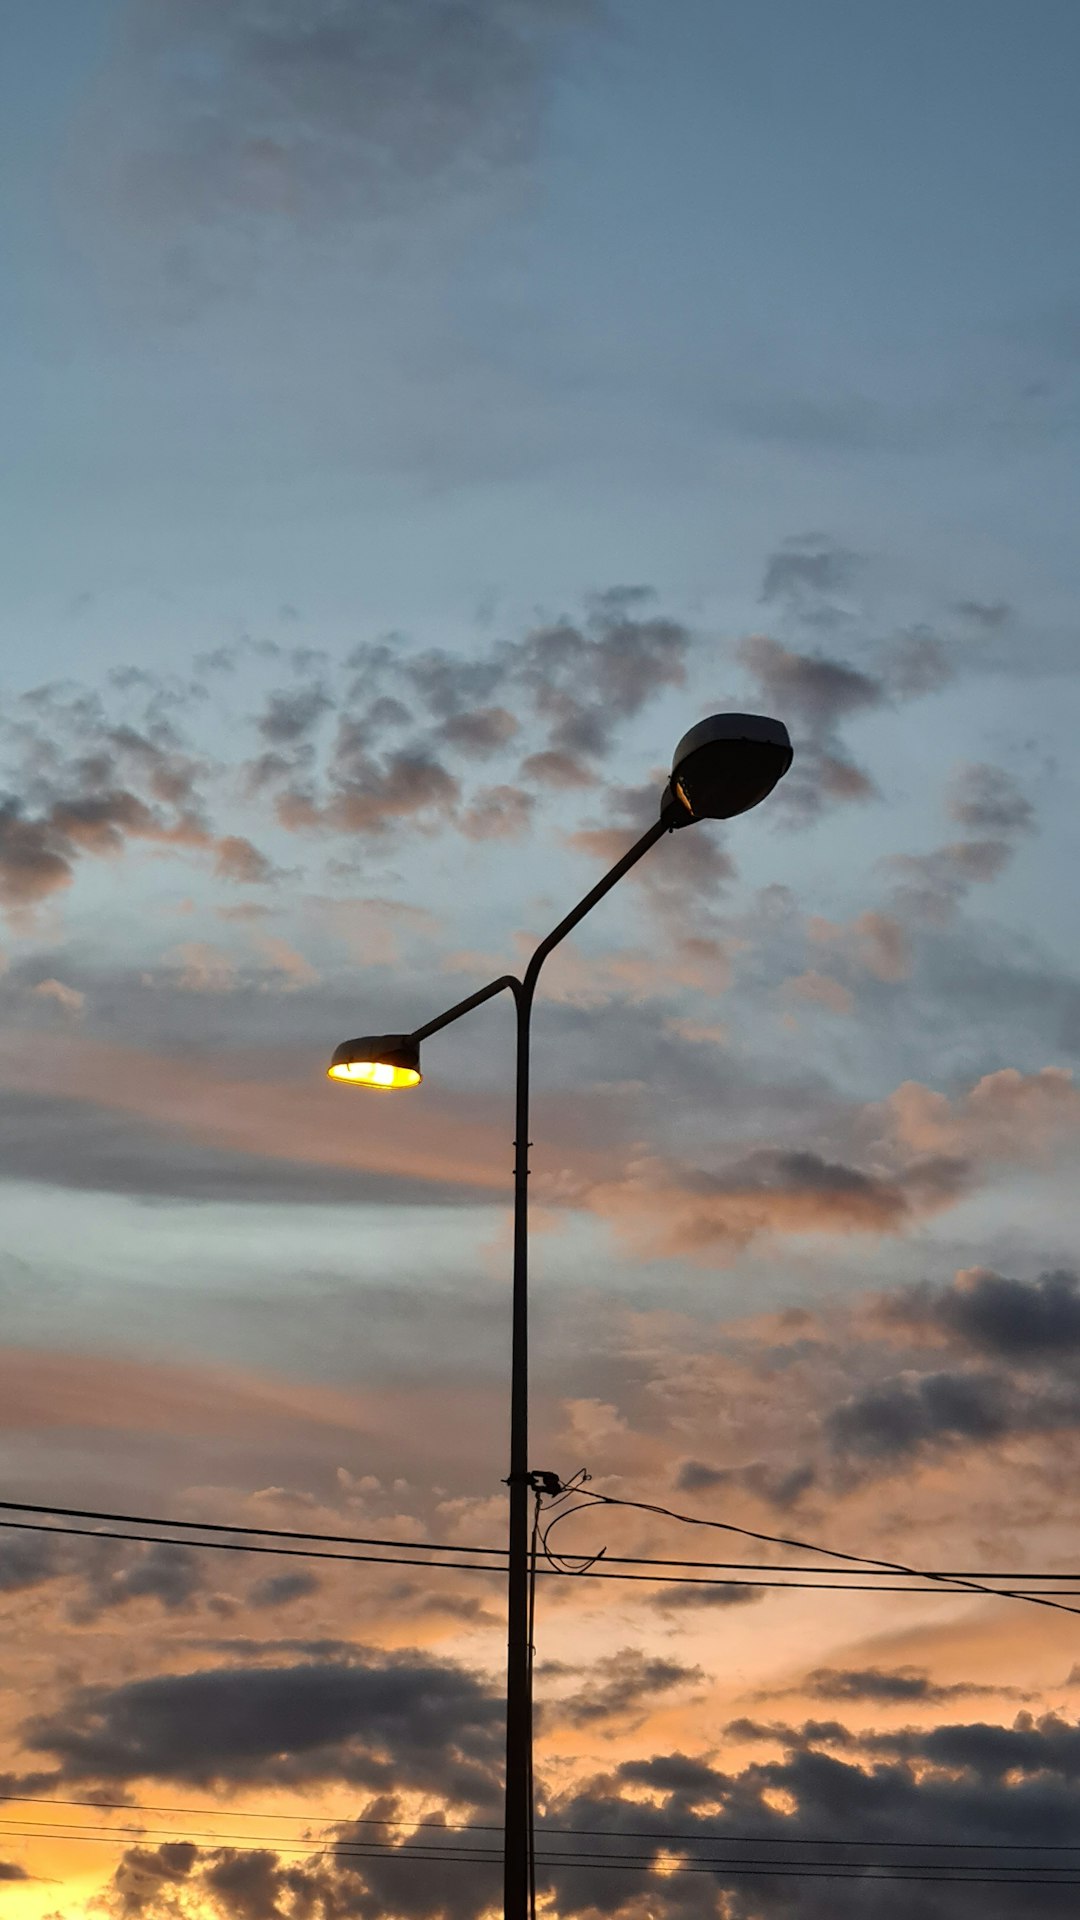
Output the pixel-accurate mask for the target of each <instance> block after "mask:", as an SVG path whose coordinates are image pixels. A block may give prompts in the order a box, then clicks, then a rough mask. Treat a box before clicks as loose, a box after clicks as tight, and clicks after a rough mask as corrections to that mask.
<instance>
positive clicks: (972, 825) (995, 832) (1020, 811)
mask: <svg viewBox="0 0 1080 1920" xmlns="http://www.w3.org/2000/svg"><path fill="white" fill-rule="evenodd" d="M946 807H947V810H948V812H949V815H950V816H951V818H952V819H953V820H955V821H957V823H958V824H959V825H960V826H962V827H967V828H969V829H970V831H971V832H973V833H978V834H986V835H989V836H991V837H1000V838H1007V837H1008V836H1010V835H1012V834H1017V833H1027V832H1030V830H1031V828H1032V827H1033V826H1034V824H1035V809H1034V807H1033V806H1032V804H1031V802H1030V800H1028V799H1027V797H1026V796H1025V795H1024V794H1023V793H1021V791H1020V789H1019V787H1018V786H1017V784H1016V782H1015V780H1014V779H1013V777H1012V775H1011V773H1007V772H1006V771H1005V768H1004V767H992V766H987V765H986V764H985V763H977V764H975V765H971V766H963V767H959V768H958V769H957V771H956V773H955V774H954V775H953V778H952V781H951V783H950V786H949V792H948V795H947V799H946Z"/></svg>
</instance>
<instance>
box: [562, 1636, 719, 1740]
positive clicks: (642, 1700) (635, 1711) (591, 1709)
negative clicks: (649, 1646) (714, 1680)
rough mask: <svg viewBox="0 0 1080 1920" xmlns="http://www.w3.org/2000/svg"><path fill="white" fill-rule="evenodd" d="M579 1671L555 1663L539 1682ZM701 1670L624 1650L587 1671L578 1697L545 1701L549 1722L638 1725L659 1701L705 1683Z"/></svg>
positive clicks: (578, 1725)
mask: <svg viewBox="0 0 1080 1920" xmlns="http://www.w3.org/2000/svg"><path fill="white" fill-rule="evenodd" d="M575 1671H578V1669H574V1668H568V1667H565V1666H562V1665H560V1664H559V1663H557V1662H553V1661H548V1662H545V1663H544V1665H543V1666H541V1668H540V1670H539V1677H540V1679H541V1680H547V1679H551V1678H556V1677H560V1676H562V1675H565V1674H567V1673H572V1672H575ZM703 1678H704V1675H703V1674H702V1671H701V1668H700V1667H687V1666H683V1665H682V1663H681V1662H680V1661H678V1660H665V1659H663V1658H662V1657H660V1656H658V1655H650V1654H645V1653H643V1652H642V1651H641V1649H640V1648H638V1647H623V1648H622V1649H621V1650H620V1651H619V1652H618V1653H612V1654H608V1655H606V1656H605V1657H604V1658H602V1659H600V1660H598V1661H596V1662H595V1664H594V1665H593V1666H592V1668H590V1670H589V1678H588V1680H587V1681H586V1683H585V1685H584V1686H583V1687H581V1688H579V1689H578V1691H577V1692H576V1693H571V1694H565V1695H563V1696H562V1697H560V1698H559V1699H557V1700H554V1701H551V1702H547V1701H545V1703H544V1707H543V1713H544V1718H545V1720H548V1721H565V1722H566V1723H567V1724H568V1725H570V1726H572V1727H588V1726H593V1725H601V1724H605V1723H608V1722H619V1723H620V1724H623V1725H625V1723H626V1722H627V1721H632V1722H633V1723H634V1724H635V1725H639V1724H640V1722H641V1721H642V1720H643V1719H644V1718H645V1715H646V1713H647V1712H648V1710H649V1709H650V1707H652V1706H653V1705H655V1704H656V1702H657V1701H659V1700H661V1699H663V1698H665V1697H666V1696H667V1695H668V1694H670V1693H673V1692H675V1691H676V1690H678V1689H680V1688H684V1687H686V1686H687V1685H692V1684H697V1683H699V1682H700V1681H701V1680H703Z"/></svg>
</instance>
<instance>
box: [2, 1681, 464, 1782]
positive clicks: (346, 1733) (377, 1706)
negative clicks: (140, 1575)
mask: <svg viewBox="0 0 1080 1920" xmlns="http://www.w3.org/2000/svg"><path fill="white" fill-rule="evenodd" d="M501 1736H502V1708H501V1702H500V1699H499V1696H498V1695H497V1694H496V1693H494V1692H493V1691H492V1690H491V1689H490V1688H489V1687H488V1685H487V1683H486V1682H485V1681H483V1680H482V1679H481V1678H480V1677H479V1676H478V1675H476V1674H474V1673H471V1672H469V1671H468V1670H467V1669H466V1668H464V1667H460V1666H455V1665H454V1664H452V1663H451V1662H449V1661H438V1660H434V1659H431V1658H427V1657H425V1656H423V1655H420V1654H406V1653H401V1654H391V1655H379V1654H370V1655H369V1656H368V1657H367V1660H366V1662H365V1661H364V1660H363V1659H361V1658H354V1659H352V1660H350V1661H347V1662H342V1661H332V1660H326V1661H310V1662H303V1663H301V1664H299V1665H296V1666H271V1667H266V1666H250V1667H222V1668H216V1669H212V1670H209V1671H205V1672H190V1673H174V1674H163V1675H158V1676H156V1677H154V1678H152V1679H148V1680H136V1681H131V1682H129V1683H127V1684H125V1685H121V1686H117V1687H107V1686H97V1687H83V1688H80V1689H78V1690H76V1692H75V1693H73V1694H72V1695H71V1696H70V1697H69V1698H68V1699H67V1700H66V1701H65V1702H64V1703H63V1704H62V1705H61V1706H60V1707H58V1708H57V1709H56V1710H55V1712H52V1713H50V1714H45V1715H39V1716H36V1717H34V1718H33V1719H31V1720H30V1721H28V1722H27V1723H26V1725H25V1726H24V1727H23V1729H22V1738H23V1742H24V1745H25V1747H26V1748H27V1749H28V1751H30V1752H32V1753H35V1754H47V1755H48V1756H49V1757H50V1759H51V1760H52V1761H53V1762H54V1764H55V1765H56V1767H57V1768H58V1774H57V1778H58V1779H63V1780H65V1781H76V1780H78V1781H87V1780H89V1781H97V1782H102V1783H107V1782H113V1783H116V1784H121V1783H123V1782H125V1781H128V1780H139V1779H161V1780H173V1781H178V1782H185V1783H188V1784H190V1785H193V1786H200V1787H204V1788H205V1787H209V1786H211V1785H212V1784H213V1783H220V1784H225V1783H232V1784H235V1785H238V1784H240V1783H251V1784H255V1783H259V1784H263V1785H267V1786H269V1785H281V1786H288V1785H293V1786H297V1785H300V1784H302V1783H304V1782H314V1781H316V1780H341V1781H348V1782H351V1783H352V1784H354V1785H356V1786H362V1787H367V1788H370V1789H371V1790H373V1791H375V1790H378V1791H381V1790H383V1789H386V1788H392V1787H398V1788H404V1787H406V1786H409V1787H412V1788H415V1789H419V1790H423V1791H432V1792H438V1793H442V1794H445V1795H447V1796H448V1797H452V1798H454V1799H456V1800H460V1801H464V1802H466V1803H468V1804H469V1805H473V1806H475V1805H480V1804H485V1805H486V1804H488V1803H489V1802H490V1801H491V1799H492V1797H493V1795H494V1793H495V1783H496V1778H497V1767H498V1762H499V1757H500V1750H501Z"/></svg>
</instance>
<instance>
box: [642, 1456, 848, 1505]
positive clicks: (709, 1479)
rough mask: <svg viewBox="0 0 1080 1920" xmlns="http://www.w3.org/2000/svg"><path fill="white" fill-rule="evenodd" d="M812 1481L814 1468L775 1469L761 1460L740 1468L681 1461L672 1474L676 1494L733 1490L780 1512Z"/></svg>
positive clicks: (797, 1497) (786, 1467)
mask: <svg viewBox="0 0 1080 1920" xmlns="http://www.w3.org/2000/svg"><path fill="white" fill-rule="evenodd" d="M816 1480H817V1473H816V1470H815V1468H813V1467H812V1466H809V1465H807V1464H805V1463H802V1464H800V1465H798V1466H794V1467H793V1466H784V1467H778V1466H776V1465H774V1464H772V1463H771V1462H768V1461H765V1460H753V1461H751V1462H750V1463H749V1464H748V1465H747V1466H743V1467H711V1466H709V1465H708V1464H707V1463H706V1462H705V1461H704V1460H683V1461H681V1462H680V1463H679V1466H678V1467H677V1469H676V1472H675V1487H676V1490H677V1491H678V1492H679V1493H709V1492H711V1491H712V1490H713V1489H714V1488H724V1487H737V1488H740V1489H741V1490H743V1491H744V1492H746V1493H752V1494H753V1495H754V1496H755V1497H756V1498H757V1499H759V1500H765V1501H766V1502H767V1503H768V1505H769V1506H771V1507H778V1508H780V1509H783V1508H786V1507H793V1506H795V1505H797V1503H798V1502H799V1501H800V1500H801V1499H802V1496H803V1494H804V1493H809V1491H810V1489H811V1487H812V1486H813V1485H814V1484H815V1481H816Z"/></svg>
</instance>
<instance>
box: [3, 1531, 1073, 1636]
mask: <svg viewBox="0 0 1080 1920" xmlns="http://www.w3.org/2000/svg"><path fill="white" fill-rule="evenodd" d="M0 1527H4V1528H6V1529H7V1530H8V1531H9V1532H16V1533H48V1534H62V1535H64V1536H66V1537H72V1536H73V1537H74V1538H76V1539H80V1540H128V1541H131V1542H133V1543H134V1544H135V1545H142V1546H156V1547H176V1546H186V1547H191V1548H194V1549H201V1550H203V1551H205V1552H211V1553H257V1554H272V1555H278V1556H282V1555H283V1556H284V1557H285V1558H286V1559H291V1560H332V1561H337V1562H339V1563H342V1564H344V1565H347V1566H355V1565H362V1566H371V1567H424V1568H426V1569H427V1571H428V1572H429V1573H497V1574H499V1575H501V1576H503V1577H505V1567H504V1566H503V1565H494V1566H488V1565H485V1564H484V1563H483V1562H482V1561H472V1560H467V1561H466V1560H421V1559H415V1558H410V1557H408V1556H406V1555H404V1554H389V1553H328V1552H323V1551H321V1550H320V1549H318V1548H314V1547H268V1546H258V1545H256V1544H255V1542H254V1541H248V1540H184V1541H179V1540H173V1539H170V1538H169V1537H168V1535H166V1534H160V1533H118V1532H116V1531H115V1530H113V1531H110V1530H109V1529H108V1528H106V1527H69V1526H54V1525H52V1524H49V1523H46V1522H45V1521H40V1520H4V1519H0ZM637 1564H638V1565H639V1566H646V1567H647V1566H649V1565H650V1562H649V1561H647V1560H642V1561H639V1562H638V1563H637ZM659 1564H661V1565H667V1564H668V1563H667V1562H664V1561H662V1562H660V1563H659ZM676 1564H678V1563H676ZM536 1571H537V1574H538V1576H539V1577H541V1578H546V1579H558V1580H561V1579H565V1578H568V1577H573V1578H579V1579H585V1580H630V1581H634V1582H643V1583H645V1584H646V1585H648V1586H670V1587H753V1588H758V1589H760V1588H769V1589H773V1590H784V1589H787V1588H791V1589H794V1590H801V1591H802V1592H804V1593H910V1594H920V1593H921V1594H922V1595H923V1596H924V1597H925V1595H926V1594H927V1592H928V1591H930V1589H928V1588H927V1586H926V1585H923V1586H921V1587H920V1586H889V1585H886V1584H885V1583H884V1582H883V1581H862V1582H860V1581H857V1580H854V1579H844V1580H802V1579H799V1580H757V1579H754V1580H743V1579H723V1580H721V1579H706V1578H704V1577H702V1576H700V1575H695V1574H687V1575H682V1574H665V1573H627V1572H621V1571H620V1572H604V1571H603V1570H602V1569H600V1568H597V1567H592V1566H590V1567H586V1568H583V1569H581V1570H575V1571H574V1573H573V1574H572V1575H571V1574H568V1572H567V1570H566V1569H565V1568H562V1567H537V1569H536ZM776 1571H777V1572H778V1573H782V1572H783V1571H784V1569H783V1567H782V1566H781V1567H777V1568H776ZM823 1571H826V1570H825V1569H823ZM827 1571H830V1572H833V1571H836V1569H833V1568H830V1569H827ZM902 1571H903V1572H904V1573H906V1574H909V1577H910V1579H912V1580H922V1581H924V1582H925V1581H928V1580H930V1581H933V1580H936V1579H939V1578H941V1577H942V1576H938V1575H935V1574H923V1573H919V1572H918V1571H917V1570H916V1569H914V1568H911V1569H910V1570H909V1569H908V1568H904V1569H903V1570H902ZM969 1588H970V1590H971V1591H974V1592H976V1593H985V1594H987V1595H989V1596H990V1597H991V1598H992V1599H999V1600H1034V1601H1036V1602H1037V1601H1038V1600H1039V1598H1040V1596H1038V1595H1036V1594H1034V1593H1024V1592H1019V1591H1016V1590H1014V1589H1007V1590H999V1589H997V1588H995V1587H973V1588H971V1587H970V1583H965V1585H964V1586H963V1587H962V1588H960V1589H958V1591H961V1592H963V1591H967V1590H969ZM937 1590H939V1589H935V1591H937ZM1066 1591H1067V1592H1069V1593H1072V1589H1066ZM1075 1597H1076V1598H1078V1599H1080V1588H1078V1589H1076V1592H1075ZM1043 1604H1044V1605H1045V1606H1055V1605H1057V1602H1056V1601H1052V1600H1044V1601H1043ZM1061 1611H1062V1612H1063V1613H1080V1607H1063V1608H1062V1609H1061Z"/></svg>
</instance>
